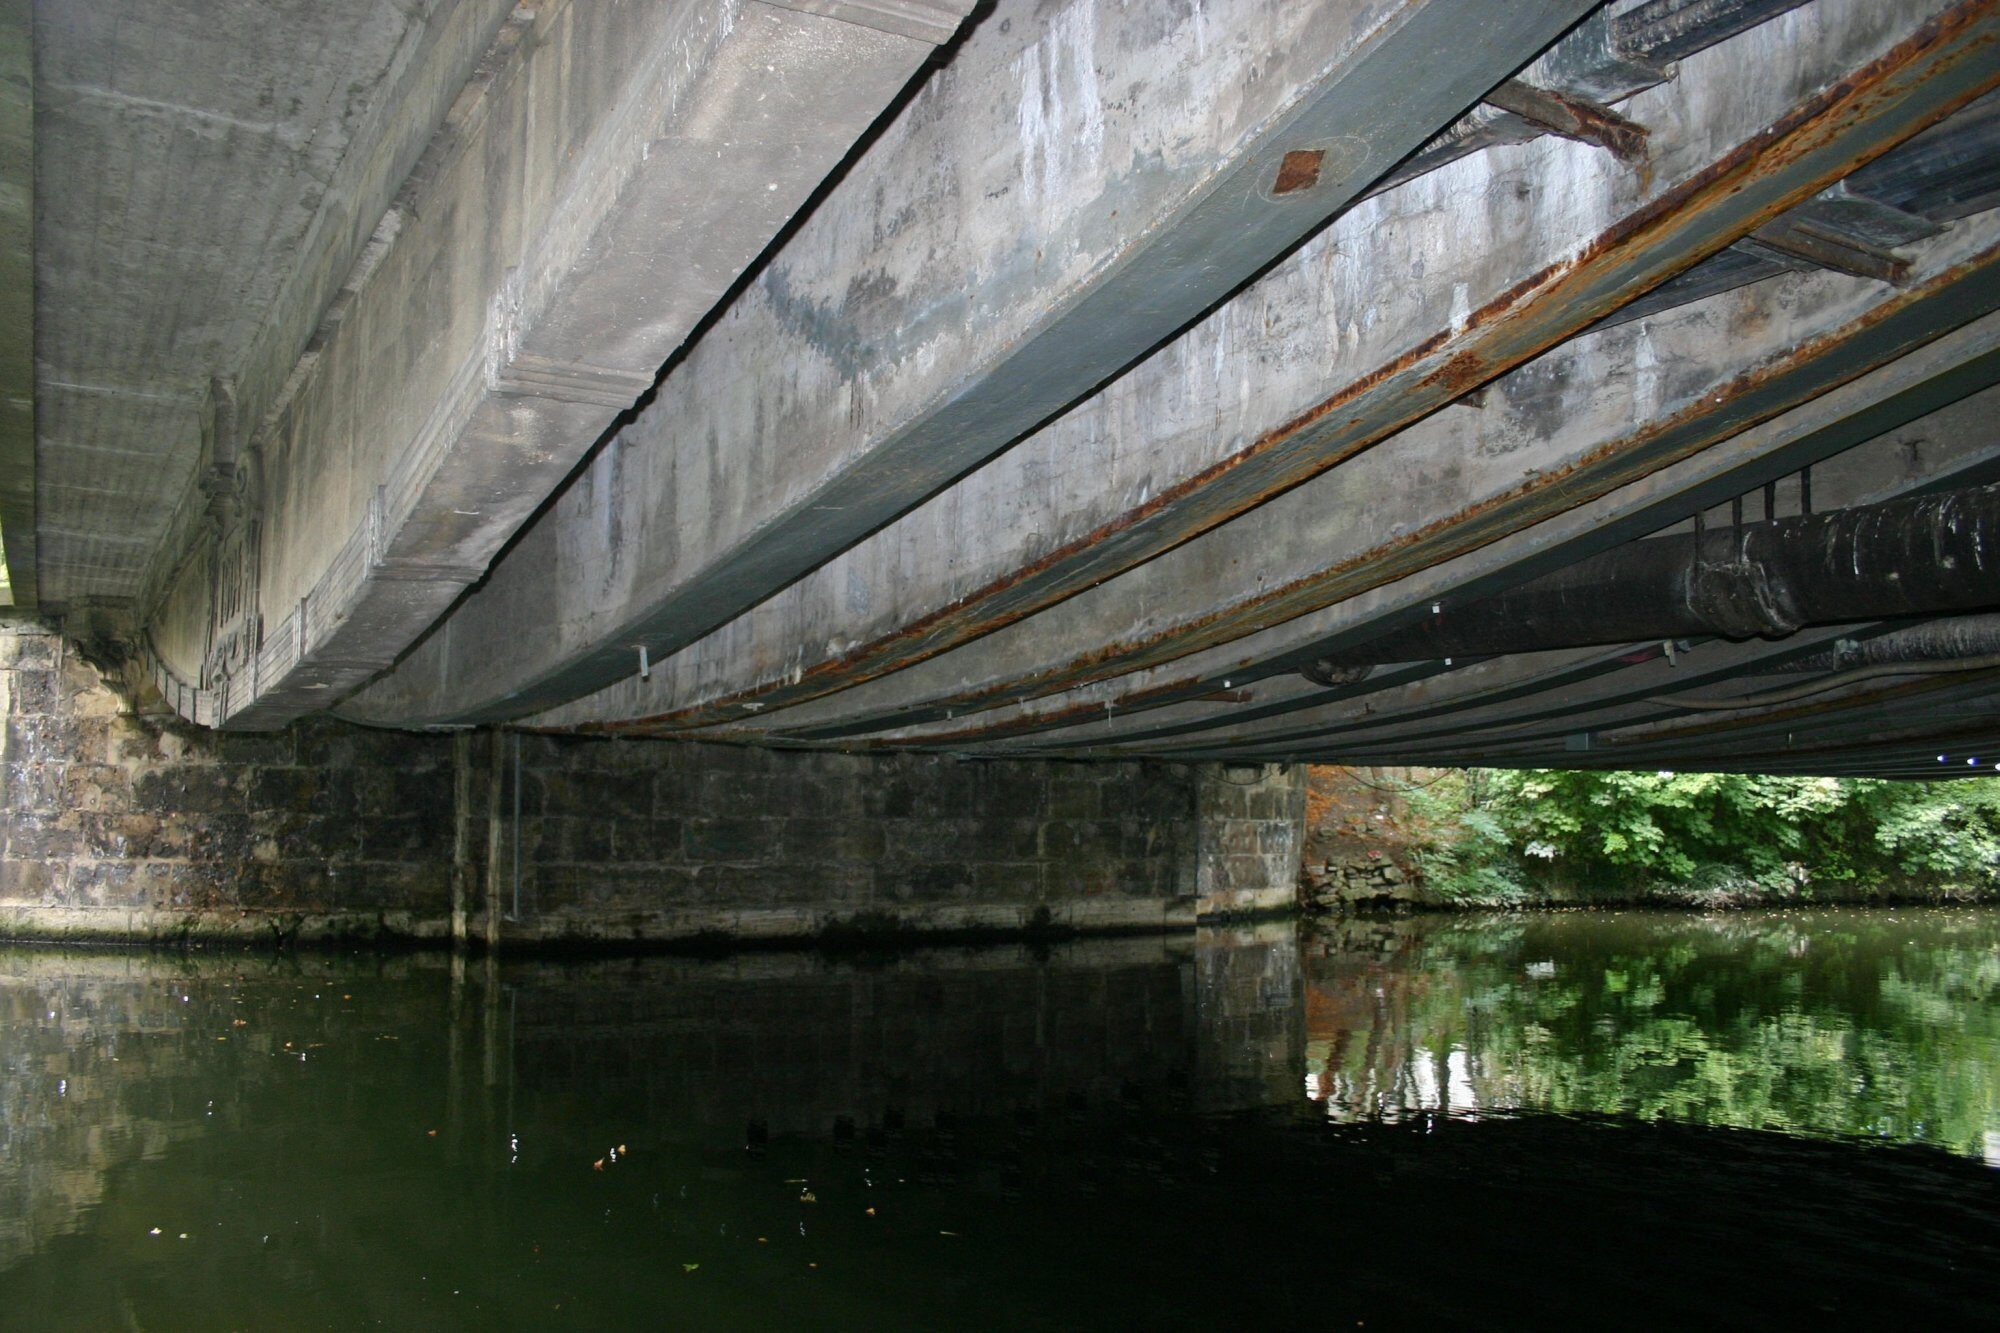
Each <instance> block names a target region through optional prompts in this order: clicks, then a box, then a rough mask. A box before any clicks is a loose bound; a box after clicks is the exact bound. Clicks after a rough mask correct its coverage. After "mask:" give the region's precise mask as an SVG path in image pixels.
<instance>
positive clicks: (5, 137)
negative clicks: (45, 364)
mask: <svg viewBox="0 0 2000 1333" xmlns="http://www.w3.org/2000/svg"><path fill="white" fill-rule="evenodd" d="M32 22H33V13H32V10H31V7H30V4H29V0H7V2H6V3H5V4H0V561H4V567H0V605H14V606H33V605H34V604H35V593H36V588H37V583H38V580H37V578H36V574H35V332H34V331H35V257H34V246H35V135H34V117H35V99H34V86H35V65H34V47H33V37H32V34H31V27H32Z"/></svg>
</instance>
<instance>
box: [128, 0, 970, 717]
mask: <svg viewBox="0 0 2000 1333" xmlns="http://www.w3.org/2000/svg"><path fill="white" fill-rule="evenodd" d="M929 9H931V10H935V11H936V12H938V13H943V12H945V7H942V6H931V7H929ZM931 50H932V47H931V45H930V44H929V43H928V42H925V41H921V40H917V39H913V38H910V37H906V36H901V35H897V34H895V33H891V32H885V31H882V30H880V29H879V28H875V27H866V26H861V25H859V24H855V23H849V22H845V21H843V20H841V19H838V18H831V17H823V16H819V15H813V14H806V13H801V12H798V11H795V10H792V9H784V8H776V7H773V6H770V5H765V4H761V3H756V0H741V2H740V3H732V4H725V5H720V6H711V5H704V4H690V3H669V2H668V0H651V2H650V3H643V4H634V5H628V6H607V5H568V4H560V3H559V4H554V5H547V6H541V7H538V8H534V9H527V8H522V9H519V10H516V11H515V13H514V14H513V16H512V17H511V18H509V19H508V20H507V22H506V23H505V24H504V25H502V26H501V27H500V29H499V30H498V32H497V34H495V35H494V36H493V38H492V41H491V44H490V46H489V47H488V48H487V49H486V51H485V52H484V54H483V55H482V56H481V57H480V61H479V64H478V66H477V68H476V69H475V70H474V71H473V73H472V76H471V78H470V79H469V81H468V82H467V83H466V84H465V86H464V88H463V90H462V91H460V92H459V94H458V96H457V97H456V99H455V100H454V101H453V102H452V105H451V110H450V112H449V114H448V115H447V116H446V117H445V119H444V121H443V124H442V126H441V127H440V128H439V129H438V131H437V134H436V135H435V136H434V137H433V138H432V139H431V141H430V142H429V143H428V145H426V146H425V148H424V152H423V155H422V156H421V157H420V158H419V159H418V160H417V161H416V163H415V165H414V167H412V168H410V169H409V174H408V175H407V177H406V178H404V179H403V180H402V183H401V185H400V187H399V188H398V190H397V194H396V197H395V200H394V201H393V203H392V204H391V206H390V207H389V209H388V211H387V212H385V213H383V214H381V221H380V223H379V224H378V225H377V226H376V227H375V229H374V233H373V239H372V240H371V242H370V246H369V249H368V250H367V251H366V252H365V253H364V254H363V255H362V256H361V257H360V258H359V259H358V261H357V262H356V264H355V266H354V267H353V268H352V270H350V271H349V272H348V273H347V274H346V276H345V279H344V283H343V285H342V287H341V289H340V295H339V296H338V297H336V298H335V299H334V300H333V301H332V304H331V306H330V307H328V308H327V309H326V311H325V314H324V317H323V318H321V319H320V321H319V328H318V330H317V331H316V332H315V334H314V335H313V338H312V340H311V342H310V343H309V344H308V346H307V347H306V349H305V351H304V352H303V354H302V355H300V357H299V359H298V361H297V362H296V364H294V365H293V366H291V368H290V370H289V373H288V376H287V378H286V381H285V384H284V387H283V388H282V389H281V390H280V391H279V392H278V393H277V394H276V395H275V397H274V398H273V399H272V400H271V401H270V402H269V403H268V405H266V404H264V403H261V402H253V401H251V400H249V399H243V400H241V401H237V402H233V403H232V402H230V401H229V400H228V399H227V398H226V397H225V398H224V399H222V400H220V401H219V403H218V406H217V408H216V418H217V420H216V425H215V430H214V433H215V435H216V436H217V437H218V444H217V447H216V449H215V451H214V452H215V454H216V455H217V457H216V458H215V461H214V464H213V470H214V472H215V476H214V478H213V481H212V485H211V489H212V490H214V491H217V492H220V493H223V494H225V495H240V497H241V501H240V504H239V505H238V506H237V509H238V510H239V511H240V512H231V513H228V514H224V515H220V516H219V522H218V524H217V526H216V530H215V531H213V532H209V531H206V530H204V531H203V532H201V533H200V534H199V535H198V537H197V540H196V541H195V543H194V546H193V549H192V558H191V559H189V560H188V562H187V563H186V564H184V565H182V566H180V567H179V568H178V569H177V570H176V571H174V572H173V573H172V574H170V575H169V577H168V578H167V581H166V583H165V585H164V600H163V601H162V602H161V604H160V606H159V607H158V610H157V612H156V613H153V614H150V615H148V616H147V621H148V624H149V628H150V637H151V643H152V647H153V650H154V651H155V652H156V653H157V654H158V660H159V661H160V663H161V664H162V666H163V667H164V674H163V676H162V679H161V681H160V684H161V688H162V691H163V693H165V694H166V695H167V697H168V698H169V700H170V702H171V703H172V704H173V706H174V707H175V708H176V709H178V710H180V711H182V712H183V713H184V714H186V715H188V716H190V717H191V718H193V719H194V720H196V721H199V722H202V723H204V724H211V725H226V726H231V727H238V728H257V727H269V726H276V725H280V724H282V723H284V722H286V721H288V720H290V719H292V718H294V717H297V716H300V715H302V714H304V713H306V712H308V711H311V710H313V709H315V708H318V707H322V706H323V705H324V704H325V703H326V702H328V701H329V700H330V699H333V698H336V697H338V696H339V694H340V693H341V692H343V691H344V690H347V689H351V688H352V687H354V686H355V685H357V684H359V683H360V682H361V681H363V680H365V679H366V678H367V677H368V676H369V675H370V674H372V673H374V672H376V671H379V670H380V669H381V668H382V667H384V666H386V665H387V664H388V663H389V662H390V661H391V660H393V658H394V657H395V655H396V654H397V653H399V652H401V651H402V650H403V649H404V648H406V647H407V646H408V645H409V644H410V642H411V641H412V640H414V639H415V638H416V637H417V635H419V634H420V633H422V632H423V630H424V629H425V628H426V627H428V626H429V625H430V624H431V622H432V621H433V620H434V619H435V618H436V617H437V615H438V614H439V613H440V612H442V611H443V610H444V608H445V607H447V606H449V605H450V604H451V602H452V601H453V600H454V599H455V598H456V597H457V596H458V595H459V593H460V592H461V591H462V590H463V589H464V588H465V586H466V585H468V584H469V583H471V582H472V581H473V580H475V579H476V578H478V577H479V576H480V575H481V574H482V573H483V572H484V571H485V568H486V565H487V562H488V561H489V560H490V559H491V558H492V556H493V554H494V553H495V552H496V551H497V550H498V549H499V547H500V546H501V544H502V543H503V542H504V541H506V539H507V538H508V537H510V536H511V535H512V534H513V532H514V530H515V529H516V527H518V525H519V524H520V523H521V522H522V521H523V520H524V519H526V518H527V517H528V515H529V514H530V513H532V512H533V511H534V510H535V508H536V507H537V506H538V505H540V504H541V503H542V502H543V501H544V500H545V498H546V497H547V495H548V493H549V492H550V490H551V489H553V488H554V487H555V485H556V484H557V483H558V482H559V481H560V480H561V479H562V477H563V476H564V475H565V474H566V473H568V471H569V470H570V469H571V467H572V466H573V465H574V464H575V462H576V460H577V459H578V458H579V457H580V456H581V455H582V453H583V452H584V450H585V449H586V448H587V447H588V446H589V445H590V443H591V442H592V441H593V440H594V439H596V438H597V436H598V435H599V434H600V433H601V432H602V431H603V430H604V428H605V427H606V426H607V425H609V424H610V423H611V422H612V421H613V420H614V419H615V418H616V417H617V416H618V414H619V413H620V412H623V411H625V410H627V409H629V408H630V407H631V406H632V404H633V403H634V402H635V401H636V400H637V399H638V398H639V397H640V396H641V395H642V394H644V393H645V392H646V391H647V390H648V389H649V388H650V387H651V385H652V383H653V379H654V377H655V375H656V374H657V372H658V370H659V367H660V365H661V363H662V362H664V361H665V360H666V359H667V357H668V356H669V355H670V354H671V353H672V352H673V351H674V350H675V349H676V348H677V347H678V346H679V345H680V343H681V341H682V340H683V339H684V338H685V337H686V335H687V334H688V332H689V331H690V330H691V329H692V328H693V327H694V326H695V324H696V322H697V321H698V320H699V319H700V318H701V317H702V315H703V314H705V313H706V312H707V311H708V310H709V309H710V307H711V306H712V305H713V304H714V303H715V301H716V300H717V299H718V298H719V297H720V296H721V295H722V294H723V293H724V292H725V291H726V290H727V289H728V287H729V285H730V284H731V283H732V282H733V281H734V280H735V279H736V277H737V275H738V274H739V273H740V272H741V271H742V270H743V268H744V267H745V266H746V265H747V264H748V263H749V262H750V261H751V260H752V259H753V258H754V257H755V256H756V254H757V252H758V251H759V250H760V249H762V248H763V246H764V245H765V244H766V242H767V241H768V239H769V238H770V236H771V235H772V234H774V233H775V232H776V231H777V230H778V228H779V227H781V226H782V225H783V224H784V222H785V221H786V220H787V219H788V218H789V217H790V216H791V215H792V214H793V213H794V212H795V211H796V210H797V209H798V207H799V206H800V204H801V203H802V202H803V201H804V200H805V198H806V197H807V196H808V195H809V194H810V193H811V192H812V190H813V189H814V188H815V187H816V186H817V185H818V184H819V182H820V181H821V179H822V178H823V177H824V176H825V175H826V173H827V172H828V171H829V170H830V169H831V168H832V167H833V166H834V165H835V164H836V163H837V162H838V161H839V160H840V158H841V156H842V155H843V154H845V153H846V152H847V151H848V149H849V147H850V146H851V145H852V143H853V142H854V140H855V138H856V137H857V136H858V135H860V134H861V132H862V131H863V130H865V129H866V128H867V126H868V125H869V123H870V122H871V121H873V120H874V119H875V118H876V116H878V115H879V114H880V112H881V111H882V109H883V107H884V106H885V105H887V104H888V102H889V101H891V100H892V99H893V98H894V96H895V95H896V93H897V92H898V91H899V90H900V89H901V88H902V86H903V85H904V83H905V82H906V81H907V80H908V79H909V77H910V75H911V74H912V73H913V72H914V71H915V70H916V69H917V68H918V67H919V65H920V64H921V63H922V62H923V60H924V59H925V58H926V57H927V56H928V55H929V54H930V52H931ZM389 385H392V386H394V390H393V391H392V392H381V391H379V386H389ZM218 645H221V646H223V647H225V648H226V649H227V651H221V652H218Z"/></svg>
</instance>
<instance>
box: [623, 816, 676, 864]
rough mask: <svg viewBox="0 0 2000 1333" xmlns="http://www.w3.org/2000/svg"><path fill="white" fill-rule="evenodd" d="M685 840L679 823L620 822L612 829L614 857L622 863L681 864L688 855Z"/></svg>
mask: <svg viewBox="0 0 2000 1333" xmlns="http://www.w3.org/2000/svg"><path fill="white" fill-rule="evenodd" d="M684 836H685V827H684V825H683V824H682V821H680V820H678V819H657V818H655V819H620V820H617V821H616V822H615V823H613V825H612V828H611V850H612V855H613V856H614V857H615V858H616V859H617V860H618V861H620V862H638V863H641V864H646V865H667V864H678V863H679V862H680V861H681V859H682V858H683V856H684V855H685V851H684V847H685V844H684V842H683V838H684Z"/></svg>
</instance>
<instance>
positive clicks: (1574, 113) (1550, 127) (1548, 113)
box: [1486, 79, 1646, 162]
mask: <svg viewBox="0 0 2000 1333" xmlns="http://www.w3.org/2000/svg"><path fill="white" fill-rule="evenodd" d="M1486 101H1487V102H1488V103H1489V104H1491V105H1493V106H1497V107H1499V108H1500V109H1501V110H1502V111H1511V112H1513V113H1514V114H1515V115H1517V116H1519V117H1521V119H1523V120H1525V121H1527V122H1528V123H1530V124H1532V125H1536V126H1539V127H1540V128H1542V129H1544V130H1547V131H1548V132H1549V133H1550V134H1559V135H1561V136H1562V137H1563V138H1565V139H1575V140H1576V141H1577V142H1578V143H1587V144H1595V145H1597V146H1598V147H1599V148H1602V149H1605V150H1606V151H1607V152H1609V153H1610V154H1611V155H1612V156H1613V157H1615V158H1617V159H1618V160H1619V161H1620V162H1637V161H1639V160H1640V159H1641V158H1643V157H1645V155H1646V127H1645V126H1644V125H1640V124H1637V123H1635V122H1633V121H1630V120H1627V119H1625V117H1623V116H1621V115H1619V114H1618V113H1617V112H1615V111H1613V110H1611V108H1609V107H1602V106H1599V105H1597V104H1596V103H1595V102H1590V101H1586V100H1585V99H1583V98H1581V97H1570V96H1565V95H1564V94H1562V93H1559V92H1556V91H1554V90H1553V89H1549V88H1537V87H1535V86H1534V85H1533V84H1531V83H1524V82H1522V81H1521V80H1520V79H1509V80H1507V82H1505V83H1503V84H1501V85H1500V86H1499V87H1498V88H1495V89H1494V90H1493V91H1492V92H1490V93H1488V94H1486Z"/></svg>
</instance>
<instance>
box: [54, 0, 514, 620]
mask: <svg viewBox="0 0 2000 1333" xmlns="http://www.w3.org/2000/svg"><path fill="white" fill-rule="evenodd" d="M512 8H513V4H512V0H313V2H312V3H309V4H302V5H293V6H290V7H289V8H286V9H284V10H282V11H274V10H271V9H270V8H269V7H268V6H260V7H259V8H258V11H257V13H256V15H255V16H254V17H255V19H256V20H257V21H232V20H231V18H226V17H224V16H223V15H221V14H219V13H218V12H217V10H216V7H215V6H214V5H211V4H171V3H169V4H162V3H159V0H36V3H35V4H34V9H35V66H36V71H35V101H36V111H35V115H36V124H35V139H36V153H37V156H38V158H39V159H40V161H41V163H42V170H41V173H40V176H41V178H40V180H39V182H38V190H37V197H36V214H37V225H36V233H37V234H36V238H35V239H36V251H37V252H36V268H37V274H36V285H37V288H38V301H39V308H38V309H37V311H36V321H35V331H34V332H35V345H36V360H37V366H38V375H37V381H38V382H37V404H36V438H37V452H38V454H39V458H38V477H37V489H38V497H37V508H38V514H37V530H38V538H39V543H38V544H39V551H38V557H39V565H40V572H41V594H42V597H41V601H42V607H43V610H44V611H45V612H47V613H50V614H56V615H63V616H66V617H67V616H71V615H72V613H86V612H93V611H95V610H96V609H97V608H100V607H107V608H113V609H114V610H115V613H116V614H117V615H118V617H119V620H120V621H121V623H122V622H125V621H126V620H127V618H128V617H129V615H130V612H131V611H132V609H133V608H134V607H136V606H139V605H144V604H146V601H147V597H148V595H149V593H150V592H151V591H152V590H153V589H154V588H155V587H156V585H157V580H158V579H159V578H160V577H161V576H162V574H163V573H164V572H165V571H170V570H171V569H172V568H173V567H175V566H176V565H177V564H178V562H179V560H180V557H181V555H182V554H183V553H184V552H185V551H186V549H187V547H188V545H189V540H190V538H191V537H192V535H193V533H194V532H195V530H196V529H197V528H198V527H199V526H200V523H201V520H202V518H203V511H204V510H205V508H206V501H207V500H208V499H209V498H210V496H209V495H207V494H205V493H204V492H205V490H206V489H207V485H206V484H207V483H209V482H210V481H211V478H210V477H209V476H208V475H207V473H208V472H209V464H210V461H211V460H206V459H204V457H203V455H204V452H205V451H210V450H212V449H213V446H214V444H215V440H214V438H213V431H212V427H213V424H214V420H213V418H214V411H213V409H214V405H215V398H216V394H215V393H214V388H215V386H216V385H217V383H218V382H221V383H223V384H226V385H227V396H228V398H229V399H230V401H231V403H232V404H234V405H235V406H236V407H238V408H240V409H241V410H242V411H243V412H246V413H249V414H251V415H252V416H255V415H256V414H259V413H261V412H262V411H263V409H264V407H265V406H266V405H267V404H269V403H270V402H271V401H273V399H274V397H275V395H276V394H277V393H278V392H279V390H280V388H281V387H282V385H283V382H284V380H285V379H286V377H287V376H288V374H289V373H290V371H291V369H292V367H293V365H294V363H295V362H296V361H297V359H298V357H299V355H300V353H301V351H302V350H303V349H304V347H305V346H306V344H307V342H308V341H309V340H310V338H311V337H312V334H313V331H314V328H315V326H317V325H318V324H319V322H320V320H321V317H322V315H323V314H324V312H325V310H326V308H327V305H328V303H329V302H330V301H332V300H333V299H334V297H335V295H336V293H337V292H338V290H339V288H340V286H341V284H342V282H343V281H344V279H345V276H346V274H347V273H348V272H349V270H351V269H352V267H353V265H354V264H355V262H356V260H357V259H358V258H359V257H360V256H361V255H362V254H363V253H364V252H365V250H366V249H367V246H368V244H369V240H370V234H371V232H372V231H373V230H374V228H375V226H376V223H377V221H378V220H379V219H380V218H381V216H382V214H383V212H384V210H385V209H386V208H388V206H389V204H390V202H391V200H392V199H393V197H394V195H395V193H396V191H397V189H398V187H399V183H400V182H401V181H402V179H403V178H404V177H405V176H406V175H407V174H408V172H409V169H410V166H411V164H412V163H413V162H414V161H415V160H416V159H417V157H418V156H419V154H420V153H421V152H422V150H423V148H424V145H425V143H426V142H427V141H428V140H429V139H430V138H431V136H432V134H433V133H434V131H435V130H436V128H437V126H438V124H439V123H440V122H441V121H442V119H443V118H444V116H445V114H446V111H447V109H448V107H449V106H450V103H451V101H452V98H453V96H454V94H455V93H456V92H457V91H458V89H459V87H460V86H461V85H462V84H463V82H464V81H465V79H466V78H467V77H468V76H469V75H470V74H471V73H472V71H473V70H474V69H475V67H476V66H477V64H478V61H479V59H480V55H481V53H482V52H483V51H485V50H486V48H487V47H488V45H489V44H490V43H491V41H492V40H493V36H494V34H495V33H496V32H497V31H498V30H499V29H500V27H501V25H502V24H503V23H505V21H506V19H507V15H508V13H509V11H510V10H511V9H512ZM82 618H84V616H83V615H82V614H78V615H76V616H75V617H74V618H73V619H71V620H70V622H69V623H70V624H71V626H72V628H75V627H76V623H77V621H78V620H80V619H82Z"/></svg>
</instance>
